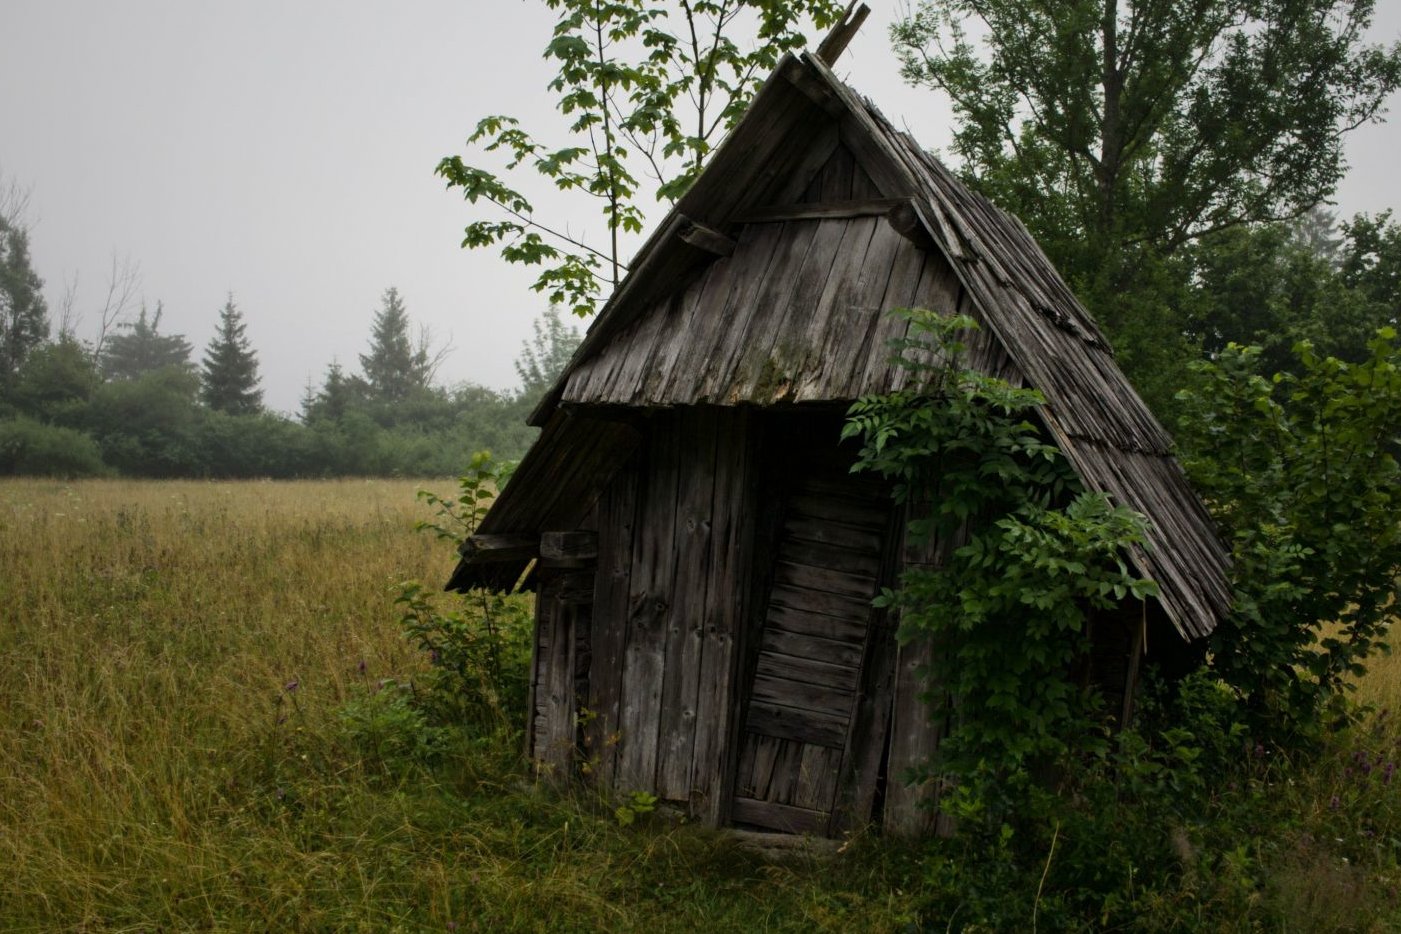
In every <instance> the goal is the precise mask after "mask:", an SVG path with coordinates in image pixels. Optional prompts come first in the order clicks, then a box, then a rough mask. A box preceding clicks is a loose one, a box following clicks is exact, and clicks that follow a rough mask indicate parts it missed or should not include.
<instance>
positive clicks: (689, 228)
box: [677, 216, 735, 256]
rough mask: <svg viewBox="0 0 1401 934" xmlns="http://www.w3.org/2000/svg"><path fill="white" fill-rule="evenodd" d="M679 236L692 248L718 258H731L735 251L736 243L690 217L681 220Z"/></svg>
mask: <svg viewBox="0 0 1401 934" xmlns="http://www.w3.org/2000/svg"><path fill="white" fill-rule="evenodd" d="M677 235H678V236H679V237H680V238H681V239H682V240H684V241H686V242H687V243H689V244H690V245H691V246H693V247H696V248H697V249H701V250H705V251H706V252H707V253H714V254H715V255H716V256H729V255H730V254H731V253H733V252H734V251H735V241H734V240H733V239H732V238H730V237H728V236H726V235H725V234H723V233H721V232H720V231H718V230H716V229H715V228H714V227H711V226H709V225H707V224H702V223H701V222H700V221H697V220H692V219H691V218H689V217H685V216H683V217H682V218H681V227H680V229H679V230H678V231H677Z"/></svg>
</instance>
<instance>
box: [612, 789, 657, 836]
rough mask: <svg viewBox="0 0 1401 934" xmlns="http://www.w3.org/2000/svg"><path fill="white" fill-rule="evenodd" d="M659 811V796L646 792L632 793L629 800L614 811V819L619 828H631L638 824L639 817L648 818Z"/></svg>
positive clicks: (628, 797)
mask: <svg viewBox="0 0 1401 934" xmlns="http://www.w3.org/2000/svg"><path fill="white" fill-rule="evenodd" d="M656 809H657V796H656V795H652V794H648V793H647V792H645V791H634V792H631V793H630V794H629V795H628V796H627V799H626V800H625V801H624V802H623V803H622V804H620V805H618V806H617V807H616V808H614V809H613V817H614V818H615V819H616V820H617V821H618V824H619V826H622V827H629V826H631V825H632V824H635V823H637V819H638V818H639V817H646V816H647V815H648V814H651V813H653V812H654V811H656Z"/></svg>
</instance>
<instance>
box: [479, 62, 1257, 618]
mask: <svg viewBox="0 0 1401 934" xmlns="http://www.w3.org/2000/svg"><path fill="white" fill-rule="evenodd" d="M843 196H845V197H843ZM814 199H816V200H814ZM902 306H921V307H930V308H933V309H935V310H941V311H942V310H948V311H952V310H955V309H957V310H959V311H962V312H965V313H968V314H970V315H972V316H973V317H974V318H975V319H977V320H979V321H980V322H981V323H982V324H983V331H982V332H979V334H978V335H976V336H975V337H974V342H973V344H972V345H971V347H970V350H971V351H972V353H971V360H970V362H971V364H972V365H973V366H975V367H977V368H979V369H981V370H983V371H984V372H989V373H995V374H997V375H1001V376H1003V377H1004V378H1010V379H1012V380H1014V381H1017V382H1023V383H1025V384H1027V385H1032V386H1035V387H1036V388H1038V389H1040V390H1041V392H1042V393H1043V394H1044V396H1045V397H1046V400H1047V404H1046V406H1045V407H1044V408H1043V411H1042V416H1043V419H1044V421H1045V423H1046V425H1047V428H1048V429H1049V431H1050V432H1051V434H1052V436H1053V439H1054V441H1055V442H1056V443H1057V445H1058V446H1059V447H1060V448H1061V450H1062V451H1063V452H1064V453H1065V454H1066V456H1067V458H1068V459H1069V460H1070V462H1071V463H1072V465H1073V466H1074V467H1075V469H1076V471H1077V473H1078V474H1079V476H1080V477H1081V479H1082V480H1083V482H1084V483H1085V485H1086V486H1087V487H1088V488H1090V489H1092V490H1097V491H1101V492H1104V493H1107V494H1109V495H1110V496H1111V497H1113V498H1114V499H1115V500H1116V501H1118V502H1120V503H1122V504H1124V505H1127V506H1129V507H1131V508H1133V509H1136V510H1138V511H1139V512H1141V513H1143V514H1144V515H1146V516H1147V517H1148V519H1149V522H1150V529H1149V533H1148V547H1147V548H1146V549H1138V550H1136V551H1135V553H1134V554H1133V555H1132V558H1133V560H1134V563H1135V564H1136V565H1137V566H1138V568H1139V569H1140V571H1141V572H1142V573H1144V574H1145V575H1147V576H1149V577H1151V578H1153V579H1154V580H1156V581H1157V582H1158V583H1159V585H1160V589H1161V597H1160V599H1161V602H1162V604H1163V606H1164V609H1165V610H1166V611H1167V614H1168V616H1169V618H1170V619H1171V620H1172V622H1173V623H1174V625H1175V626H1176V627H1177V628H1178V630H1179V631H1180V632H1182V634H1183V635H1184V636H1186V637H1188V638H1191V637H1194V636H1200V635H1204V634H1206V633H1208V632H1210V631H1211V629H1212V628H1214V626H1215V623H1216V620H1217V619H1218V618H1219V617H1220V616H1221V615H1223V614H1224V613H1225V612H1226V611H1227V609H1228V608H1229V605H1230V588H1229V585H1228V582H1227V575H1226V571H1227V567H1228V561H1229V559H1228V557H1227V555H1226V552H1225V550H1224V549H1223V548H1222V546H1221V544H1220V542H1219V540H1218V539H1217V538H1216V534H1215V531H1214V526H1213V524H1212V522H1211V519H1210V517H1209V516H1208V515H1207V513H1206V510H1205V508H1204V507H1203V506H1202V504H1201V502H1200V500H1199V499H1198V498H1197V497H1196V495H1195V494H1194V493H1193V492H1192V490H1191V489H1190V487H1189V486H1188V484H1187V482H1186V478H1185V476H1184V475H1183V473H1182V471H1181V468H1180V467H1179V465H1178V464H1177V462H1176V461H1175V460H1174V459H1173V457H1172V456H1171V446H1172V442H1171V439H1170V438H1169V436H1168V435H1167V433H1166V431H1164V430H1163V428H1162V426H1161V425H1160V424H1159V423H1158V422H1157V420H1156V419H1155V418H1154V417H1153V415H1152V413H1151V412H1149V410H1148V409H1147V407H1146V406H1145V405H1144V403H1143V402H1142V400H1141V399H1139V397H1138V396H1137V394H1136V393H1135V392H1134V391H1133V389H1132V387H1131V386H1130V385H1129V383H1128V381H1127V379H1126V378H1125V377H1124V375H1123V374H1122V373H1121V372H1120V371H1119V369H1118V367H1117V366H1116V365H1115V364H1114V361H1113V358H1112V354H1111V352H1110V350H1109V347H1108V343H1107V341H1106V340H1105V339H1104V336H1103V335H1102V333H1101V332H1100V330H1099V328H1098V327H1097V325H1096V324H1095V322H1094V320H1093V319H1092V318H1091V317H1090V315H1089V313H1088V312H1087V311H1086V310H1085V309H1084V308H1083V307H1082V306H1081V305H1080V303H1079V302H1078V301H1077V300H1076V298H1075V296H1074V294H1073V293H1072V292H1071V291H1070V289H1069V288H1068V287H1067V286H1066V285H1065V283H1064V281H1063V280H1061V278H1060V276H1059V275H1058V274H1057V273H1056V271H1055V270H1054V268H1053V267H1052V266H1051V264H1050V261H1049V260H1048V259H1047V258H1046V256H1045V254H1044V253H1043V252H1042V251H1041V249H1040V247H1039V246H1038V245H1037V244H1036V242H1035V240H1034V239H1033V238H1032V237H1031V236H1030V234H1029V233H1028V232H1027V231H1026V229H1025V228H1024V227H1023V226H1022V225H1021V223H1020V222H1019V221H1017V220H1016V219H1015V218H1014V217H1012V216H1011V215H1008V214H1006V213H1004V212H1002V211H1000V210H999V209H997V208H996V207H994V206H993V205H992V204H991V203H990V202H988V201H987V200H986V199H984V198H982V197H981V196H979V195H976V194H974V193H972V192H970V191H968V190H967V189H966V188H964V187H963V185H962V184H960V183H959V182H958V181H957V179H955V178H954V177H953V175H952V174H950V173H949V172H948V170H946V169H945V168H944V167H943V166H942V165H940V164H939V163H938V161H937V160H935V159H934V158H933V157H932V156H930V155H929V154H928V153H926V152H924V151H923V150H922V149H920V147H919V146H918V144H916V143H915V141H914V140H912V139H911V138H909V136H907V135H906V134H904V133H901V132H899V131H897V130H895V129H894V128H893V127H892V126H891V125H890V124H889V122H888V121H886V120H885V119H884V118H883V117H882V116H881V115H880V113H879V112H878V111H877V110H876V109H875V108H874V107H873V106H872V105H870V104H869V103H868V102H866V101H863V100H862V99H860V98H859V97H857V95H856V94H855V93H854V92H853V91H852V90H851V89H850V88H848V87H847V86H846V85H845V84H843V83H842V82H841V81H839V80H837V79H836V77H834V76H833V74H832V72H831V70H830V69H829V68H828V67H827V65H826V64H825V63H824V62H823V61H822V59H821V58H819V57H816V56H812V55H804V56H802V57H801V58H794V57H792V56H785V58H784V59H783V61H782V62H780V64H779V66H778V68H777V69H776V70H775V72H774V74H773V75H771V76H770V77H769V79H768V81H767V82H766V83H765V84H764V86H763V88H762V89H761V90H760V92H759V94H758V96H757V97H756V98H755V100H754V102H753V104H752V105H751V107H750V110H749V111H748V112H747V113H746V115H745V117H744V118H743V120H741V122H740V124H739V125H738V126H737V127H736V128H735V129H734V130H733V131H732V132H731V134H730V135H729V136H728V137H727V138H726V140H725V141H724V143H723V144H722V145H721V146H720V147H719V149H718V150H717V151H716V153H715V155H714V157H713V158H712V161H711V163H710V165H709V166H708V167H707V168H706V170H705V171H704V172H703V173H702V174H701V176H700V177H699V178H698V179H697V180H696V182H695V184H694V185H693V187H692V188H691V190H690V191H689V192H688V193H687V194H686V195H685V196H684V197H683V198H682V199H681V200H680V202H679V203H678V204H677V205H676V207H675V208H674V209H673V211H672V212H671V213H670V214H669V215H668V216H667V218H666V219H665V220H664V221H663V222H662V224H661V225H659V227H658V228H657V229H656V231H654V233H653V234H652V236H651V237H650V238H649V239H648V241H647V243H646V244H645V245H644V246H643V248H642V250H641V251H640V252H639V254H638V257H637V258H636V259H635V260H634V261H633V264H632V266H631V270H630V272H629V275H628V277H627V278H626V279H625V280H624V282H623V284H622V285H621V286H620V287H619V289H618V291H617V293H615V295H614V296H613V297H612V298H611V299H610V301H609V302H608V304H607V306H606V307H605V308H604V309H603V311H602V312H601V313H600V314H599V317H598V318H597V319H596V320H595V321H594V323H593V325H592V326H591V327H590V328H589V331H588V333H587V335H586V337H585V339H584V341H583V343H582V344H581V346H580V348H579V350H578V352H577V353H576V354H575V356H574V358H573V360H571V362H570V364H569V366H568V368H567V369H566V371H565V373H564V375H563V376H562V377H561V379H560V380H559V382H558V383H557V384H556V385H555V387H554V388H553V390H552V391H551V393H550V394H549V395H548V396H547V397H546V399H545V400H544V401H542V403H541V404H540V406H539V407H538V408H537V410H536V412H535V413H534V414H533V415H532V423H533V424H537V425H544V424H545V423H546V421H548V420H550V419H551V415H552V414H553V413H555V412H556V411H557V410H559V408H560V406H561V405H584V404H609V405H628V406H659V405H678V404H697V403H713V404H722V405H725V404H739V403H750V404H767V403H773V402H778V401H812V400H842V399H854V398H856V397H857V396H859V395H862V394H865V393H870V392H883V391H888V390H890V389H894V388H898V387H899V386H900V385H901V384H902V381H903V379H904V373H903V371H902V370H901V369H900V368H898V367H894V366H892V365H891V364H890V363H889V359H888V356H889V355H888V353H887V351H886V346H887V344H888V342H889V340H890V339H891V338H895V337H899V336H902V333H903V328H904V327H905V326H906V325H905V323H904V322H903V321H902V320H900V319H894V318H891V317H890V316H888V315H886V314H884V312H885V311H888V310H889V309H891V308H895V307H902ZM546 434H547V435H549V434H551V429H550V428H549V427H548V426H547V427H546ZM547 440H548V439H546V438H542V439H541V444H540V445H537V447H549V444H547V443H546V442H547ZM533 456H535V452H534V451H532V453H531V455H529V456H528V457H527V459H526V462H525V463H526V464H527V465H528V464H529V463H530V462H531V458H532V457H533ZM523 467H524V465H523ZM520 483H521V480H520V478H519V477H518V479H517V481H516V482H515V483H513V484H512V485H511V486H510V487H508V489H507V491H506V493H505V494H503V496H502V499H501V502H502V503H506V504H510V503H511V502H512V501H514V500H515V498H516V497H518V496H523V497H530V496H532V495H534V493H533V492H532V491H530V490H528V489H524V488H522V487H519V486H517V484H520ZM498 505H500V503H499V504H498ZM494 513H495V510H493V514H494Z"/></svg>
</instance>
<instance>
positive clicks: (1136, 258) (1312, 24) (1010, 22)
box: [892, 0, 1401, 412]
mask: <svg viewBox="0 0 1401 934" xmlns="http://www.w3.org/2000/svg"><path fill="white" fill-rule="evenodd" d="M1373 8H1374V0H1271V2H1265V3H1258V2H1253V0H1192V2H1187V3H1170V4H1157V5H1153V4H1145V3H1122V2H1119V0H1108V2H1105V0H1073V2H1065V3H1057V4H1032V5H1028V4H1026V3H1022V2H1019V0H990V2H984V0H978V2H974V0H923V2H922V3H921V4H920V5H919V7H918V9H917V10H916V11H915V12H914V13H913V14H912V15H910V16H908V17H907V18H906V19H905V20H904V21H903V22H901V23H898V24H896V26H895V27H894V28H893V29H892V39H893V40H894V42H895V46H896V50H897V53H898V54H899V55H900V56H901V59H902V63H903V67H904V75H905V77H906V79H907V80H908V81H910V82H911V83H914V84H918V85H924V86H928V87H931V88H934V89H937V90H939V91H940V92H941V93H943V94H946V95H947V96H948V98H949V100H950V101H951V102H952V105H953V109H954V113H955V117H956V121H957V126H956V128H955V133H954V151H955V152H956V153H957V155H958V156H959V157H960V159H961V160H962V163H963V166H962V168H963V173H964V175H965V177H966V178H967V179H968V180H969V181H970V182H971V183H972V184H973V185H974V187H975V188H977V189H978V190H979V191H980V192H982V193H983V194H985V195H987V196H988V197H990V198H991V199H992V200H993V201H995V202H996V203H997V204H999V205H1000V206H1002V207H1004V208H1006V209H1008V210H1010V211H1012V212H1013V213H1015V214H1016V215H1017V216H1019V217H1020V218H1021V219H1022V220H1023V221H1025V222H1026V224H1027V226H1028V228H1029V229H1030V230H1031V232H1032V234H1033V235H1034V236H1035V237H1036V239H1037V240H1038V241H1039V242H1040V243H1041V245H1042V246H1043V247H1044V248H1045V250H1046V252H1047V254H1048V255H1049V256H1050V258H1051V259H1052V261H1053V262H1054V263H1055V265H1056V267H1057V269H1059V270H1060V272H1061V274H1062V275H1064V276H1065V277H1066V279H1067V281H1068V282H1069V283H1070V284H1071V285H1072V287H1073V288H1074V289H1075V291H1076V293H1077V295H1078V296H1079V297H1080V299H1081V300H1082V301H1083V302H1084V303H1085V304H1086V306H1087V307H1088V308H1089V309H1090V310H1091V311H1092V312H1093V313H1094V315H1095V317H1096V319H1097V320H1098V321H1099V322H1100V324H1101V325H1102V326H1103V327H1104V328H1105V331H1106V333H1107V334H1108V335H1109V337H1110V339H1111V341H1112V342H1113V344H1114V347H1115V349H1116V351H1118V353H1119V358H1120V363H1121V366H1122V367H1123V368H1124V370H1125V372H1126V373H1127V374H1128V375H1129V377H1130V378H1131V379H1132V380H1133V381H1134V383H1135V385H1137V386H1138V387H1139V388H1140V389H1141V390H1142V391H1143V392H1144V395H1145V398H1146V399H1147V401H1148V402H1149V404H1150V406H1152V407H1153V408H1154V410H1155V411H1158V412H1167V411H1169V410H1170V409H1171V408H1172V404H1173V403H1172V396H1173V393H1174V392H1175V390H1176V389H1178V388H1180V387H1181V385H1182V382H1183V377H1184V373H1183V365H1184V363H1185V361H1187V360H1190V359H1191V358H1192V357H1193V356H1194V353H1193V350H1194V348H1193V345H1192V342H1191V340H1190V339H1189V340H1186V341H1184V339H1183V335H1184V333H1186V334H1188V335H1200V336H1201V337H1202V339H1203V340H1204V341H1206V342H1207V343H1208V344H1212V343H1215V345H1216V346H1223V345H1224V344H1225V343H1226V342H1229V341H1232V340H1234V341H1241V342H1249V341H1254V340H1256V339H1257V338H1258V331H1259V329H1258V328H1257V324H1263V323H1264V319H1261V318H1258V317H1256V318H1255V319H1254V320H1241V318H1240V316H1241V315H1242V314H1245V315H1252V316H1253V315H1258V314H1259V313H1260V312H1264V311H1266V310H1267V309H1268V310H1269V312H1268V313H1269V315H1270V316H1274V315H1276V314H1280V313H1284V314H1285V315H1286V317H1287V318H1289V319H1291V323H1297V324H1299V325H1300V326H1301V327H1305V328H1308V327H1312V326H1313V325H1314V324H1321V325H1322V326H1321V327H1320V328H1318V330H1319V331H1320V332H1321V333H1317V334H1315V335H1313V336H1314V337H1315V339H1318V338H1321V337H1323V336H1324V335H1325V334H1327V333H1332V332H1331V330H1330V328H1329V326H1328V323H1329V322H1331V321H1332V320H1333V317H1334V316H1333V312H1334V311H1335V310H1337V305H1336V303H1335V302H1334V301H1333V298H1334V296H1333V295H1332V294H1330V292H1329V291H1328V290H1327V289H1324V290H1323V291H1322V292H1320V293H1318V295H1317V296H1316V297H1310V298H1309V300H1310V301H1312V302H1313V303H1314V304H1313V306H1312V307H1313V308H1314V309H1316V310H1315V311H1314V312H1313V317H1312V319H1311V320H1303V319H1304V318H1307V317H1308V316H1307V315H1300V314H1299V313H1298V312H1299V311H1300V310H1301V309H1294V310H1286V309H1285V308H1284V307H1281V306H1279V305H1277V304H1275V303H1274V301H1273V296H1275V295H1276V294H1277V292H1276V290H1275V289H1274V288H1273V287H1272V283H1270V281H1269V280H1268V279H1267V278H1266V275H1265V270H1266V268H1268V266H1269V265H1270V264H1262V265H1260V266H1257V267H1253V268H1251V267H1243V266H1241V265H1239V263H1238V260H1245V259H1246V258H1247V254H1249V253H1251V252H1258V251H1259V250H1261V249H1263V248H1265V247H1267V246H1268V244H1263V243H1253V244H1252V243H1251V240H1252V238H1251V236H1250V235H1249V234H1242V235H1240V236H1227V237H1226V238H1224V239H1222V240H1219V241H1218V242H1217V243H1216V244H1214V245H1209V244H1201V241H1202V239H1203V238H1210V237H1211V235H1212V234H1215V233H1222V232H1229V231H1234V230H1235V229H1237V228H1240V227H1243V226H1246V227H1248V226H1251V225H1257V224H1261V223H1266V222H1271V221H1287V220H1290V219H1293V218H1297V217H1300V216H1301V215H1304V214H1305V213H1306V212H1307V211H1308V210H1309V209H1310V208H1312V207H1313V206H1314V205H1316V204H1318V203H1319V202H1321V201H1324V200H1326V199H1327V198H1328V197H1329V196H1330V195H1331V194H1332V192H1333V191H1334V188H1335V187H1336V185H1337V182H1338V180H1339V179H1340V178H1341V176H1342V172H1343V169H1344V168H1345V163H1344V161H1343V155H1342V148H1343V147H1342V144H1343V140H1344V138H1345V137H1346V135H1347V133H1348V132H1350V131H1351V130H1353V129H1355V128H1357V127H1358V126H1360V125H1363V124H1365V123H1368V122H1370V121H1375V120H1377V119H1379V117H1380V114H1381V113H1382V112H1383V104H1384V101H1385V100H1386V99H1387V97H1388V96H1389V95H1390V94H1391V93H1392V92H1393V91H1394V90H1395V89H1396V88H1397V87H1398V86H1401V45H1398V44H1392V45H1391V46H1390V47H1380V46H1372V45H1367V44H1365V42H1364V40H1363V37H1364V35H1365V33H1366V31H1367V28H1368V24H1369V23H1370V21H1371V16H1372V12H1373ZM978 34H982V37H983V38H982V41H981V43H979V42H978V41H976V39H975V37H976V36H977V35H978ZM980 44H981V46H982V47H981V48H979V45H980ZM1358 232H1359V234H1363V233H1366V230H1365V229H1364V228H1359V231H1358ZM1194 243H1198V244H1200V245H1201V249H1200V250H1197V251H1196V252H1197V254H1198V257H1200V258H1201V259H1203V260H1204V262H1205V264H1206V267H1207V269H1208V273H1209V274H1210V273H1212V272H1213V267H1214V273H1215V275H1216V277H1217V278H1218V279H1219V278H1221V277H1223V276H1224V277H1225V278H1228V279H1229V278H1233V277H1236V276H1241V277H1244V278H1254V279H1256V280H1258V281H1257V282H1256V283H1255V284H1256V285H1258V286H1261V287H1264V292H1261V291H1259V290H1258V289H1257V290H1255V294H1256V295H1263V294H1265V293H1268V294H1270V295H1271V296H1272V298H1271V300H1270V301H1267V302H1264V303H1261V304H1258V305H1252V306H1249V308H1248V310H1247V309H1239V307H1238V306H1235V305H1233V304H1231V301H1230V299H1229V298H1227V297H1226V296H1223V295H1219V294H1217V293H1213V292H1211V291H1210V289H1209V287H1208V286H1207V284H1206V283H1205V282H1204V281H1203V280H1202V279H1200V278H1198V277H1196V276H1195V275H1194V265H1195V263H1194V259H1193V258H1192V257H1183V256H1182V255H1181V254H1182V253H1183V252H1184V249H1185V248H1187V247H1188V246H1189V245H1191V244H1194ZM1216 249H1220V250H1223V251H1225V254H1226V255H1222V256H1221V257H1220V261H1217V260H1214V259H1213V257H1212V255H1211V253H1212V251H1213V250H1216ZM1201 250H1205V251H1206V254H1207V255H1206V256H1204V257H1202V256H1201ZM1286 252H1288V253H1290V254H1292V255H1293V256H1295V257H1298V256H1302V255H1305V251H1301V250H1292V251H1286ZM1232 253H1234V254H1236V255H1235V256H1231V255H1229V254H1232ZM1280 255H1281V254H1278V253H1276V256H1280ZM1281 262H1283V263H1284V264H1285V265H1287V264H1288V262H1287V261H1283V260H1281ZM1291 273H1293V274H1295V275H1293V276H1292V282H1291V284H1292V285H1293V286H1305V287H1306V286H1307V284H1308V279H1307V275H1308V270H1307V269H1304V268H1296V269H1293V270H1291ZM1391 294H1392V295H1395V294H1396V292H1395V290H1394V289H1393V290H1392V292H1391ZM1198 297H1200V298H1201V299H1202V301H1203V302H1204V307H1202V308H1200V309H1199V308H1198V307H1197V303H1196V301H1195V300H1196V299H1197V298H1198ZM1395 307H1396V306H1395V304H1393V305H1392V314H1394V313H1395ZM1352 311H1360V309H1358V308H1357V307H1356V306H1352ZM1218 312H1224V313H1223V314H1218ZM1366 320H1369V321H1370V322H1371V323H1370V325H1364V326H1362V327H1361V329H1360V331H1358V330H1356V329H1353V333H1355V334H1360V336H1361V339H1360V340H1359V341H1358V343H1357V346H1359V347H1360V345H1361V343H1363V342H1365V340H1366V337H1367V335H1368V333H1369V332H1370V330H1371V329H1372V328H1375V327H1376V326H1378V325H1380V324H1381V323H1383V322H1382V321H1381V320H1378V319H1376V318H1375V317H1372V318H1368V319H1366ZM1348 326H1349V327H1351V324H1350V323H1349V325H1348ZM1238 328H1241V329H1245V331H1246V333H1242V331H1241V330H1239V329H1238ZM1301 336H1304V335H1303V334H1296V335H1294V336H1293V337H1291V338H1290V339H1289V340H1287V341H1286V342H1285V343H1284V345H1283V349H1285V350H1287V348H1288V346H1289V344H1290V343H1291V342H1292V340H1293V339H1297V338H1298V337H1301Z"/></svg>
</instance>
